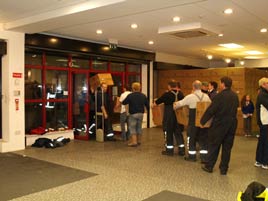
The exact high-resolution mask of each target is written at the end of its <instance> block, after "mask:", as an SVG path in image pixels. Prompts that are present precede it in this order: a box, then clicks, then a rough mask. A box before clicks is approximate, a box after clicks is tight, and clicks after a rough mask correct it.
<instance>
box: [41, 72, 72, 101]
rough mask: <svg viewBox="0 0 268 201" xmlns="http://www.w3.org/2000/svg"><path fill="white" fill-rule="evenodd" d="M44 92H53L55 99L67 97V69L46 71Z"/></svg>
mask: <svg viewBox="0 0 268 201" xmlns="http://www.w3.org/2000/svg"><path fill="white" fill-rule="evenodd" d="M46 94H47V99H49V98H48V94H50V95H51V94H55V98H56V99H61V98H67V97H68V73H67V71H58V70H47V71H46Z"/></svg>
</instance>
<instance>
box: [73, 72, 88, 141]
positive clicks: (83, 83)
mask: <svg viewBox="0 0 268 201" xmlns="http://www.w3.org/2000/svg"><path fill="white" fill-rule="evenodd" d="M72 89H73V97H72V104H73V109H72V122H73V129H74V137H75V139H81V140H88V139H89V129H88V126H89V97H88V96H89V92H88V76H87V73H79V72H72Z"/></svg>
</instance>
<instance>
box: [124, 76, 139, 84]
mask: <svg viewBox="0 0 268 201" xmlns="http://www.w3.org/2000/svg"><path fill="white" fill-rule="evenodd" d="M133 82H141V79H140V75H129V76H128V83H127V84H128V86H131V85H132V83H133Z"/></svg>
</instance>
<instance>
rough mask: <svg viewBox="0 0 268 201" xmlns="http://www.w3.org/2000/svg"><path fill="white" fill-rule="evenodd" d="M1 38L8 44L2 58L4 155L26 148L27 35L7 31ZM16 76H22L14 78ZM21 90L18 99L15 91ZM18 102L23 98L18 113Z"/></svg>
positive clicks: (1, 144) (0, 142)
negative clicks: (25, 63)
mask: <svg viewBox="0 0 268 201" xmlns="http://www.w3.org/2000/svg"><path fill="white" fill-rule="evenodd" d="M0 39H2V40H5V41H6V42H7V54H6V55H4V56H3V57H2V131H3V132H2V140H0V152H9V151H16V150H22V149H24V148H25V140H24V137H25V133H24V130H25V129H24V127H25V125H24V121H25V120H24V33H18V32H11V31H3V29H2V26H1V27H0ZM13 73H21V75H22V76H21V78H14V77H13ZM16 91H19V92H20V95H19V96H16V95H15V94H14V92H16ZM15 99H19V110H18V111H16V104H15Z"/></svg>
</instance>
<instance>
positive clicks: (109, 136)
mask: <svg viewBox="0 0 268 201" xmlns="http://www.w3.org/2000/svg"><path fill="white" fill-rule="evenodd" d="M107 89H108V85H107V84H106V83H101V86H100V89H99V90H98V91H97V113H101V114H102V115H97V122H98V123H97V128H101V127H103V125H102V122H104V131H103V132H104V140H108V141H114V131H113V127H112V123H111V119H110V115H111V114H112V109H111V105H110V103H111V100H110V97H109V94H108V93H107ZM102 118H103V119H102Z"/></svg>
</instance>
